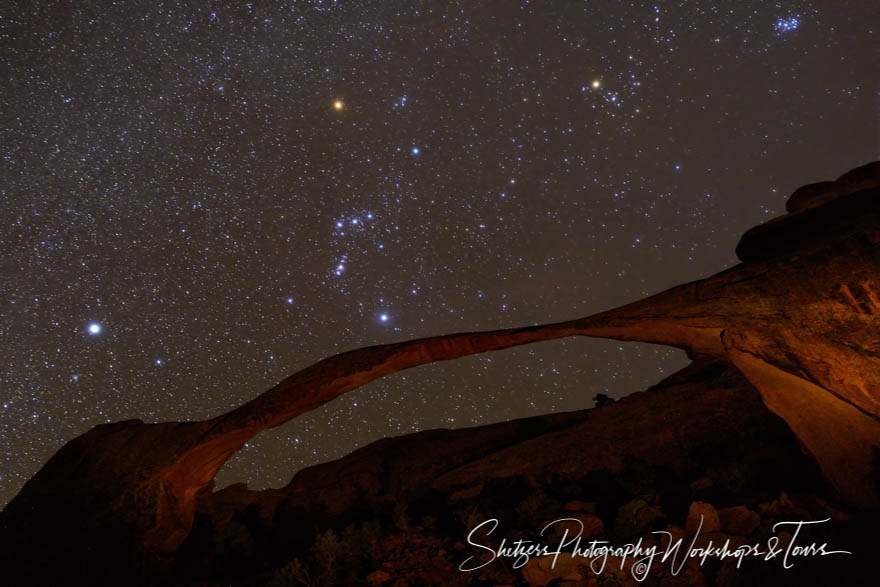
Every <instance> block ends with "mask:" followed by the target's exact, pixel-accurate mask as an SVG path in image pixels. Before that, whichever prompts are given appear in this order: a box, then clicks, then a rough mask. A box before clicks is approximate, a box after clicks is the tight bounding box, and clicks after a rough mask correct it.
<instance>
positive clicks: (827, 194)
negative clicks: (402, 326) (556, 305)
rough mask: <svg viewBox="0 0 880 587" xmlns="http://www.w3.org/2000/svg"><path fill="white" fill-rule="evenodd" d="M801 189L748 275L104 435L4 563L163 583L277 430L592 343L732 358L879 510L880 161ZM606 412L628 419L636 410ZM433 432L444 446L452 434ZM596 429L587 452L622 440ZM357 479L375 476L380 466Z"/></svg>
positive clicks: (328, 363) (749, 242)
mask: <svg viewBox="0 0 880 587" xmlns="http://www.w3.org/2000/svg"><path fill="white" fill-rule="evenodd" d="M795 196H797V197H795ZM795 196H793V197H792V201H791V203H790V205H789V210H790V213H789V214H787V215H786V216H783V217H781V218H778V219H775V220H771V221H770V222H768V223H766V224H764V225H761V226H759V227H756V228H754V229H752V230H750V231H749V232H748V233H746V235H745V236H744V237H743V239H742V241H741V242H740V245H739V246H738V248H737V253H738V254H739V256H740V258H741V259H742V260H743V263H742V264H740V265H737V266H735V267H733V268H731V269H728V270H726V271H723V272H721V273H719V274H717V275H715V276H712V277H710V278H707V279H704V280H700V281H696V282H693V283H689V284H686V285H682V286H679V287H675V288H672V289H670V290H668V291H666V292H663V293H660V294H658V295H655V296H652V297H650V298H647V299H644V300H641V301H639V302H636V303H633V304H629V305H626V306H623V307H620V308H616V309H613V310H609V311H607V312H602V313H600V314H597V315H593V316H588V317H585V318H580V319H576V320H571V321H566V322H560V323H555V324H547V325H541V326H533V327H527V328H516V329H507V330H497V331H491V332H481V333H461V334H452V335H447V336H438V337H433V338H427V339H421V340H415V341H408V342H402V343H397V344H390V345H382V346H377V347H370V348H364V349H358V350H354V351H350V352H346V353H342V354H340V355H337V356H334V357H330V358H328V359H325V360H323V361H321V362H319V363H317V364H315V365H313V366H311V367H309V368H307V369H304V370H303V371H300V372H299V373H296V374H294V375H292V376H291V377H289V378H287V379H286V380H284V381H282V382H281V383H279V384H278V385H277V386H276V387H274V388H273V389H270V390H269V391H267V392H265V393H263V394H262V395H260V396H258V397H257V398H255V399H254V400H252V401H250V402H248V403H246V404H244V405H243V406H241V407H239V408H237V409H235V410H233V411H231V412H229V413H226V414H223V415H220V416H218V417H216V418H213V419H211V420H207V421H201V422H169V423H161V424H145V423H143V422H141V421H139V420H129V421H126V422H120V423H115V424H108V425H104V426H98V427H95V428H94V429H92V430H90V431H88V432H86V433H85V434H83V435H82V436H80V437H78V438H76V439H74V440H72V441H70V442H69V443H68V444H67V445H65V446H64V447H63V448H62V449H61V450H59V451H58V453H56V454H55V455H54V456H53V457H52V458H51V459H50V460H49V461H48V462H47V463H46V465H45V466H44V467H43V468H42V469H41V470H40V471H39V472H38V473H37V474H36V475H35V476H34V477H33V478H32V479H31V480H30V481H29V482H28V483H27V484H26V485H25V486H24V488H23V489H22V491H21V492H20V493H19V494H18V496H16V498H15V499H13V500H12V501H11V502H10V503H9V505H8V506H7V507H6V508H5V509H4V510H3V512H2V514H0V533H2V534H0V552H2V554H0V557H2V558H3V560H4V562H5V563H6V567H7V568H10V567H15V568H16V569H17V571H16V574H15V575H14V576H17V577H19V578H22V580H24V579H25V578H28V577H34V576H39V575H40V573H43V572H47V569H46V566H45V565H44V564H43V563H42V562H41V559H39V558H35V557H34V556H33V553H34V552H41V553H42V557H44V559H45V560H56V561H66V562H67V563H68V564H71V565H75V568H78V569H80V570H81V574H82V575H83V576H89V577H97V578H100V577H114V578H118V577H120V576H125V575H135V576H144V575H143V573H153V574H155V573H159V574H161V573H162V572H163V571H162V569H163V565H164V566H165V567H167V566H168V565H170V564H171V563H170V556H171V554H172V553H174V551H175V550H176V549H178V547H179V546H180V545H181V544H182V543H183V541H184V540H185V539H186V538H187V536H188V535H189V533H190V531H191V528H192V524H193V518H194V515H195V511H196V507H197V503H198V502H199V500H200V499H205V498H206V496H210V492H211V489H212V487H213V478H214V475H215V474H216V473H217V471H218V470H219V469H220V468H221V467H222V466H223V464H224V463H225V462H226V461H227V460H228V459H229V457H231V456H232V455H233V454H234V453H235V452H236V451H238V450H239V449H240V448H241V447H242V446H243V445H244V443H245V442H247V441H248V440H249V439H251V438H252V437H253V436H254V435H256V434H258V433H259V432H261V431H263V430H266V429H268V428H272V427H275V426H279V425H281V424H283V423H285V422H287V421H289V420H290V419H292V418H294V417H296V416H298V415H300V414H303V413H305V412H307V411H309V410H312V409H315V408H316V407H318V406H320V405H321V404H323V403H325V402H328V401H331V400H332V399H334V398H336V397H338V396H339V395H341V394H343V393H345V392H346V391H350V390H352V389H355V388H357V387H359V386H361V385H364V384H366V383H368V382H369V381H372V380H374V379H377V378H379V377H382V376H384V375H387V374H390V373H394V372H396V371H400V370H403V369H407V368H410V367H414V366H417V365H422V364H426V363H430V362H435V361H442V360H450V359H455V358H458V357H463V356H467V355H471V354H475V353H481V352H487V351H492V350H499V349H504V348H508V347H512V346H516V345H521V344H528V343H532V342H537V341H544V340H550V339H555V338H561V337H566V336H574V335H582V336H594V337H605V338H615V339H620V340H633V341H643V342H652V343H660V344H668V345H672V346H676V347H679V348H682V349H685V350H686V351H687V352H688V354H689V355H690V356H691V357H692V358H694V359H697V360H699V361H700V362H701V363H707V362H713V363H719V362H720V363H723V364H729V365H732V366H733V367H735V369H736V371H737V372H738V373H739V374H741V376H743V377H744V378H745V380H747V381H748V384H749V385H750V386H753V387H754V388H755V389H757V390H758V392H759V393H760V397H761V398H762V400H763V402H764V404H766V406H767V408H769V409H770V410H771V411H772V412H774V413H776V414H778V415H779V416H780V417H781V418H782V419H783V420H784V421H785V422H786V424H787V425H788V427H789V428H790V429H791V431H792V432H793V433H794V435H795V436H796V438H797V439H798V441H799V442H800V444H801V445H802V447H803V449H804V450H805V452H806V453H807V454H808V455H809V456H810V457H811V458H813V459H814V460H815V462H816V463H817V464H818V467H819V469H820V470H821V472H822V474H823V476H824V478H825V480H826V481H827V483H828V485H829V486H830V488H831V489H832V491H833V493H834V494H835V495H836V496H837V497H838V498H839V499H840V500H841V503H843V504H845V505H846V506H848V507H850V508H853V509H854V510H856V511H858V510H861V511H877V510H878V509H880V491H878V487H880V483H878V479H880V478H878V451H880V448H878V447H880V422H878V419H880V246H878V245H880V164H878V163H872V164H870V165H868V166H865V167H862V168H859V169H857V170H854V171H851V172H849V173H847V174H845V175H844V176H842V177H841V178H840V179H838V180H837V181H835V182H824V183H822V184H814V185H813V186H808V188H802V189H801V190H798V192H796V193H795ZM731 373H733V371H731ZM731 377H733V375H731ZM746 387H748V385H747V386H746ZM603 409H606V410H617V413H625V411H624V410H623V409H622V408H619V407H618V404H615V405H614V406H609V407H608V408H603ZM687 409H690V407H688V408H687ZM725 409H730V410H735V409H736V407H735V405H733V404H725ZM682 410H683V411H684V413H686V411H687V410H686V409H685V408H682ZM661 413H663V411H662V410H661ZM578 418H582V416H579V415H558V416H555V417H550V418H548V419H546V420H544V421H543V422H544V423H543V424H534V426H537V428H536V429H535V430H537V432H536V431H535V430H532V432H528V431H527V430H519V429H516V428H514V427H503V426H502V427H499V428H495V429H492V428H491V427H489V428H486V429H481V430H479V431H471V432H468V433H467V434H475V435H477V436H479V437H480V438H481V441H480V442H479V443H477V444H479V445H480V449H481V450H484V451H485V454H484V455H479V454H470V455H467V459H466V461H467V463H469V464H466V462H465V460H463V461H462V463H461V464H462V466H461V467H450V462H449V461H448V460H447V461H446V462H445V463H443V465H442V466H443V467H444V470H443V471H439V470H438V471H434V470H431V468H430V467H431V463H430V462H420V463H419V465H418V466H417V467H414V468H411V469H410V470H409V471H408V473H409V476H406V475H404V476H403V477H401V478H400V479H399V481H398V482H399V483H400V484H402V485H406V484H410V485H413V484H415V485H417V484H420V483H427V482H430V483H432V484H435V485H436V484H440V485H442V484H443V483H444V482H445V481H444V479H446V480H448V479H449V477H448V476H449V475H452V476H453V477H454V478H455V480H456V483H458V482H460V481H461V477H462V475H470V476H471V478H472V479H473V480H474V482H475V483H477V482H478V481H477V480H478V479H480V478H481V477H484V476H485V474H486V471H496V472H497V471H501V470H505V469H511V468H519V467H522V468H528V463H529V461H528V460H509V459H508V457H507V456H506V455H505V451H504V450H502V447H503V445H504V444H505V442H513V441H514V440H515V441H516V442H517V443H518V444H520V445H521V446H520V447H519V449H518V450H520V451H522V450H526V447H528V446H529V440H528V437H529V435H530V434H532V435H536V434H538V432H540V429H541V427H542V426H548V427H549V428H558V427H560V426H563V427H564V426H568V427H567V428H565V430H568V431H569V432H568V433H569V434H572V433H573V431H572V428H571V426H572V425H574V424H575V423H576V422H577V420H578ZM536 422H542V421H540V420H538V421H536ZM658 422H659V421H654V422H653V424H651V421H648V420H646V421H645V422H644V425H645V426H647V427H648V428H649V429H650V430H651V432H650V434H651V435H653V437H652V442H654V443H655V444H656V443H659V444H663V443H666V444H665V446H666V447H667V450H664V451H661V452H662V454H663V455H664V456H665V457H666V458H669V459H671V460H675V459H676V458H677V457H676V456H675V455H676V454H685V455H686V454H689V453H687V450H686V442H684V441H682V440H681V439H678V440H676V438H675V431H674V430H669V429H668V427H667V428H664V427H663V426H659V425H657V424H658ZM524 426H526V428H528V426H533V424H528V425H524ZM610 430H614V431H616V432H613V434H617V435H620V436H623V437H622V438H616V441H620V442H623V443H633V446H635V445H638V443H639V439H638V438H635V437H634V436H636V435H637V434H641V435H643V434H646V433H647V432H646V430H641V431H640V432H637V433H633V434H632V435H630V436H626V434H624V432H623V431H624V430H626V423H625V422H623V423H618V424H617V426H616V427H612V428H610V429H609V431H607V433H608V434H612V432H610ZM702 433H703V434H704V437H705V436H706V433H705V431H702ZM433 434H436V435H438V438H437V442H438V443H440V444H441V446H442V443H444V442H445V439H444V438H443V435H444V433H441V432H436V433H433ZM450 434H451V433H450ZM456 434H458V433H456ZM584 434H586V436H585V437H584V438H582V442H593V443H599V444H602V443H604V442H606V441H605V440H603V439H602V438H589V432H588V431H584ZM670 447H671V450H668V449H669V448H670ZM676 451H684V452H682V453H676ZM648 452H650V451H648ZM590 454H591V456H590V457H589V458H597V459H602V458H607V459H612V457H610V456H607V457H603V456H601V455H599V456H594V455H595V453H594V452H591V453H590ZM446 456H447V457H448V458H451V457H450V455H446ZM612 461H613V459H612V460H610V461H609V463H608V465H609V466H613V465H614V463H613V462H612ZM541 462H542V463H543V464H544V465H545V466H546V465H547V462H546V460H544V461H541ZM554 466H559V467H561V468H565V467H567V466H568V467H570V466H572V465H571V462H570V455H560V458H559V459H558V461H557V462H555V463H554ZM349 473H351V470H350V471H349ZM355 474H356V473H355ZM303 475H305V476H309V475H311V476H313V477H315V479H314V480H313V481H312V482H311V483H307V484H305V485H303V486H302V487H303V488H302V489H300V490H298V489H296V487H297V483H298V481H297V479H295V480H294V483H293V488H291V491H292V492H293V494H296V492H297V491H301V492H306V493H308V492H309V491H313V490H314V488H315V487H316V486H317V485H320V484H321V483H322V482H321V481H320V469H314V470H312V471H311V472H307V473H304V474H303ZM301 477H302V475H300V476H298V477H297V478H301ZM346 481H349V482H354V483H359V482H360V483H363V484H366V485H369V484H370V483H374V481H372V480H371V479H370V472H369V471H367V472H366V473H365V474H364V475H363V476H362V477H360V478H358V477H356V478H354V479H346ZM380 490H381V491H388V490H389V488H388V487H382V488H376V491H380ZM28 553H30V556H28ZM11 561H15V565H13V564H12V562H11ZM29 561H30V562H29ZM29 565H30V566H29ZM14 576H13V577H14Z"/></svg>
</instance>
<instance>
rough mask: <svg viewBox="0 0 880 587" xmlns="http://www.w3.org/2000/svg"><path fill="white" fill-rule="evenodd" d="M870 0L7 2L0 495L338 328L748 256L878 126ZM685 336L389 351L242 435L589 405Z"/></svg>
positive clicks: (244, 385)
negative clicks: (119, 425)
mask: <svg viewBox="0 0 880 587" xmlns="http://www.w3.org/2000/svg"><path fill="white" fill-rule="evenodd" d="M872 22H876V14H875V13H874V11H872V10H870V8H869V6H868V3H844V2H801V1H797V2H777V3H767V2H751V1H743V2H735V3H718V4H714V3H708V2H688V3H683V2H682V3H668V2H655V3H643V4H642V3H631V4H617V3H615V4H613V5H612V4H611V3H583V2H574V1H572V2H536V1H535V2H527V1H522V2H507V1H504V2H491V3H489V2H487V3H477V2H410V1H407V2H402V1H398V0H387V1H386V0H382V1H376V2H371V1H363V2H341V1H340V2H331V1H324V2H320V1H313V2H295V3H294V2H286V3H274V2H273V3H249V4H243V3H237V2H236V3H226V2H213V3H204V2H180V1H177V2H166V3H152V2H101V3H92V2H75V3H60V2H51V3H49V2H39V3H27V6H25V4H21V5H11V4H7V5H6V6H5V7H4V8H2V9H0V52H2V63H3V64H4V68H3V71H4V75H3V81H2V84H3V85H2V91H0V107H2V126H0V154H2V157H3V161H2V167H0V169H2V175H0V247H2V249H0V250H2V256H0V308H2V310H0V358H2V362H0V501H2V502H3V503H5V502H7V501H8V500H9V499H11V498H12V497H13V496H14V495H15V493H16V492H17V491H18V490H19V489H20V488H21V486H22V485H23V483H24V482H25V481H26V480H27V479H28V478H29V477H30V476H31V475H33V474H34V473H35V472H36V471H37V470H38V469H39V467H40V466H41V465H42V464H43V463H44V462H45V461H46V460H47V459H48V458H49V457H50V456H51V455H52V454H53V453H54V452H55V451H56V450H57V449H58V448H60V447H61V446H62V445H63V444H64V443H65V442H66V441H68V440H70V439H71V438H73V437H74V436H76V435H78V434H81V433H83V432H85V431H86V430H88V429H89V428H91V427H92V426H94V425H97V424H100V423H104V422H109V421H116V420H123V419H129V418H140V419H142V420H144V421H150V422H154V421H164V420H191V419H202V418H208V417H211V416H215V415H217V414H219V413H221V412H224V411H226V410H229V409H231V408H233V407H235V406H237V405H239V404H241V403H243V402H244V401H246V400H248V399H251V398H253V397H254V396H256V395H257V394H259V393H261V392H263V391H264V390H266V389H268V388H269V387H271V386H272V385H274V384H275V383H276V382H277V381H279V380H281V379H283V378H284V377H286V376H287V375H289V374H291V373H293V372H295V371H297V370H299V369H301V368H304V367H306V366H308V365H310V364H311V363H313V362H315V361H318V360H320V359H322V358H324V357H326V356H328V355H331V354H335V353H337V352H342V351H345V350H349V349H353V348H357V347H362V346H366V345H372V344H380V343H388V342H394V341H400V340H406V339H411V338H417V337H422V336H429V335H436V334H445V333H450V332H455V331H470V330H483V329H494V328H502V327H510V326H520V325H527V324H534V323H540V322H551V321H558V320H565V319H570V318H575V317H580V316H585V315H587V314H590V313H594V312H597V311H600V310H603V309H607V308H610V307H614V306H618V305H620V304H622V303H625V302H628V301H633V300H635V299H638V298H640V297H643V296H645V295H649V294H652V293H657V292H659V291H661V290H663V289H665V288H667V287H670V286H673V285H677V284H679V283H683V282H686V281H690V280H693V279H697V278H700V277H705V276H708V275H710V274H712V273H715V272H717V271H720V270H721V269H723V268H725V267H729V266H731V265H733V264H734V263H735V262H736V260H735V256H734V253H733V250H734V247H735V245H736V242H737V240H738V238H739V236H740V235H741V233H742V232H743V231H744V230H745V229H747V228H749V227H750V226H753V225H755V224H757V223H759V222H762V221H764V220H766V219H768V218H770V217H772V216H773V215H777V214H780V213H782V212H783V210H784V203H785V198H786V197H787V196H788V195H789V194H790V193H791V191H792V190H793V189H794V188H796V187H798V186H799V185H801V184H803V183H808V182H812V181H819V180H823V179H831V178H833V177H836V176H837V175H839V174H841V173H842V172H844V171H846V170H848V169H850V168H852V167H855V166H856V165H859V164H862V163H865V162H867V161H869V160H871V159H874V158H876V157H877V146H878V131H877V118H876V106H877V102H876V97H877V90H878V88H877V85H876V79H877V76H876V69H875V60H874V52H873V51H872V50H871V47H876V34H875V31H874V30H873V29H872V28H871V23H872ZM685 363H686V358H685V357H684V355H683V353H680V352H679V351H675V350H671V349H666V348H661V347H653V346H650V345H638V344H630V343H618V342H615V341H594V340H565V341H555V342H548V343H541V344H538V345H533V346H528V347H522V348H517V349H512V350H509V351H504V352H500V353H493V354H488V355H485V356H478V357H469V358H466V359H462V360H459V361H456V362H452V363H444V364H436V365H428V366H424V367H420V368H417V369H414V370H411V371H406V372H403V373H399V374H396V375H394V376H391V377H388V378H386V379H382V380H379V381H377V382H374V383H372V384H370V385H368V386H366V387H364V388H362V389H359V390H356V391H354V392H351V393H349V394H347V395H345V396H343V397H341V398H339V399H337V400H336V401H334V402H332V403H330V404H328V405H326V406H324V407H323V408H321V409H319V410H317V411H315V412H312V413H309V414H307V415H305V416H303V417H300V418H298V419H296V420H294V421H293V422H291V423H289V424H288V425H286V426H283V427H281V428H279V429H276V430H273V431H270V432H267V433H264V434H262V435H260V436H259V437H257V438H256V439H255V440H254V441H252V442H251V443H249V444H248V445H247V446H246V448H245V449H244V450H243V451H242V452H241V453H239V454H238V455H236V456H235V457H234V458H233V459H232V460H231V461H230V462H229V463H228V464H227V466H226V467H225V468H224V469H223V471H221V474H220V476H219V478H218V483H219V485H221V486H222V485H224V484H228V483H231V482H235V481H247V482H249V483H250V484H251V486H252V487H257V488H258V487H267V486H280V485H282V484H284V483H286V482H287V481H288V480H289V479H290V477H291V476H292V475H293V473H295V472H296V470H298V469H300V468H302V467H304V466H307V465H310V464H315V463H319V462H323V461H326V460H329V459H333V458H336V457H339V456H341V455H343V454H346V453H348V452H350V451H351V450H353V449H354V448H356V447H358V446H362V445H364V444H366V443H368V442H370V441H372V440H375V439H378V438H381V437H383V436H389V435H399V434H404V433H408V432H412V431H415V430H424V429H429V428H436V427H461V426H471V425H478V424H485V423H489V422H495V421H500V420H506V419H510V418H516V417H523V416H527V415H533V414H541V413H547V412H552V411H562V410H573V409H581V408H585V407H590V406H592V405H593V402H592V397H593V396H594V395H596V394H597V393H606V394H608V395H611V396H614V397H619V396H621V395H625V394H627V393H630V392H633V391H638V390H641V389H644V388H646V387H647V386H649V385H651V384H652V383H655V382H657V381H658V380H660V379H661V378H662V377H663V376H664V375H668V374H670V373H671V372H672V371H674V370H675V369H677V368H679V367H681V366H683V365H684V364H685Z"/></svg>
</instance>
